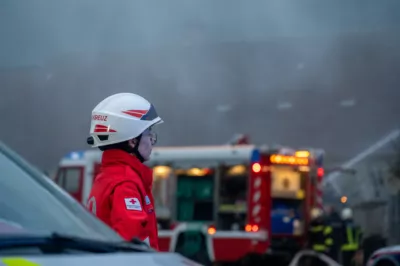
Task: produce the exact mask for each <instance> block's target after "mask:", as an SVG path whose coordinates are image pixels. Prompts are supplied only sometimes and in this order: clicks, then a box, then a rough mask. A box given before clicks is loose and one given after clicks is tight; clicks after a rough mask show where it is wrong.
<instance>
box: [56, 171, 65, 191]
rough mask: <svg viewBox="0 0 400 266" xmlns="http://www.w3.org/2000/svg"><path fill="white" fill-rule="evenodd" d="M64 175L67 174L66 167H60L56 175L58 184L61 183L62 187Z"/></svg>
mask: <svg viewBox="0 0 400 266" xmlns="http://www.w3.org/2000/svg"><path fill="white" fill-rule="evenodd" d="M64 176H65V170H64V169H60V170H59V171H58V172H57V177H56V180H55V181H56V183H57V185H59V186H60V187H63V186H64Z"/></svg>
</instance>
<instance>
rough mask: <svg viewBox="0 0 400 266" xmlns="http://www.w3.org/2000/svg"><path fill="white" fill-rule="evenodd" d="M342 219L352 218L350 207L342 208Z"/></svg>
mask: <svg viewBox="0 0 400 266" xmlns="http://www.w3.org/2000/svg"><path fill="white" fill-rule="evenodd" d="M341 217H342V220H349V219H353V211H352V210H351V209H350V208H344V209H343V210H342V213H341Z"/></svg>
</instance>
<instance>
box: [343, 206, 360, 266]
mask: <svg viewBox="0 0 400 266" xmlns="http://www.w3.org/2000/svg"><path fill="white" fill-rule="evenodd" d="M341 217H342V239H343V242H342V243H341V249H340V250H341V257H342V264H343V265H344V266H351V265H353V264H354V261H353V260H354V259H355V255H356V253H357V251H358V250H359V248H360V243H361V238H362V235H361V229H360V227H359V226H357V225H356V224H355V223H354V221H353V211H352V210H351V209H350V208H344V209H343V210H342V213H341Z"/></svg>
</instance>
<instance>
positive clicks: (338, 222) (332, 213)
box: [326, 206, 343, 261]
mask: <svg viewBox="0 0 400 266" xmlns="http://www.w3.org/2000/svg"><path fill="white" fill-rule="evenodd" d="M326 214H327V215H326V218H327V223H328V224H329V225H330V226H331V227H332V229H333V237H332V238H333V245H332V246H331V247H330V250H329V256H330V257H331V258H332V259H333V260H335V261H339V258H340V248H341V243H342V242H343V241H342V226H343V222H342V218H341V217H340V213H339V212H338V211H337V210H336V208H335V207H334V206H327V208H326Z"/></svg>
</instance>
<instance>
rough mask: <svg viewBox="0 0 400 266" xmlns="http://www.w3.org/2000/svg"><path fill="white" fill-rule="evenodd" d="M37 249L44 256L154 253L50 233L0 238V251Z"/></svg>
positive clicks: (132, 245) (126, 244) (138, 247)
mask: <svg viewBox="0 0 400 266" xmlns="http://www.w3.org/2000/svg"><path fill="white" fill-rule="evenodd" d="M29 247H37V248H39V249H40V250H41V251H42V252H43V253H46V254H49V253H50V254H59V253H64V252H65V251H66V250H77V251H84V252H89V253H112V252H154V250H153V249H150V248H148V247H147V246H145V245H140V243H139V242H137V243H129V242H124V241H122V242H106V241H100V240H92V239H87V238H80V237H72V236H66V235H61V234H58V233H52V234H51V235H46V236H35V235H12V236H10V235H7V236H6V237H4V238H3V237H0V250H7V249H13V248H29Z"/></svg>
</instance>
